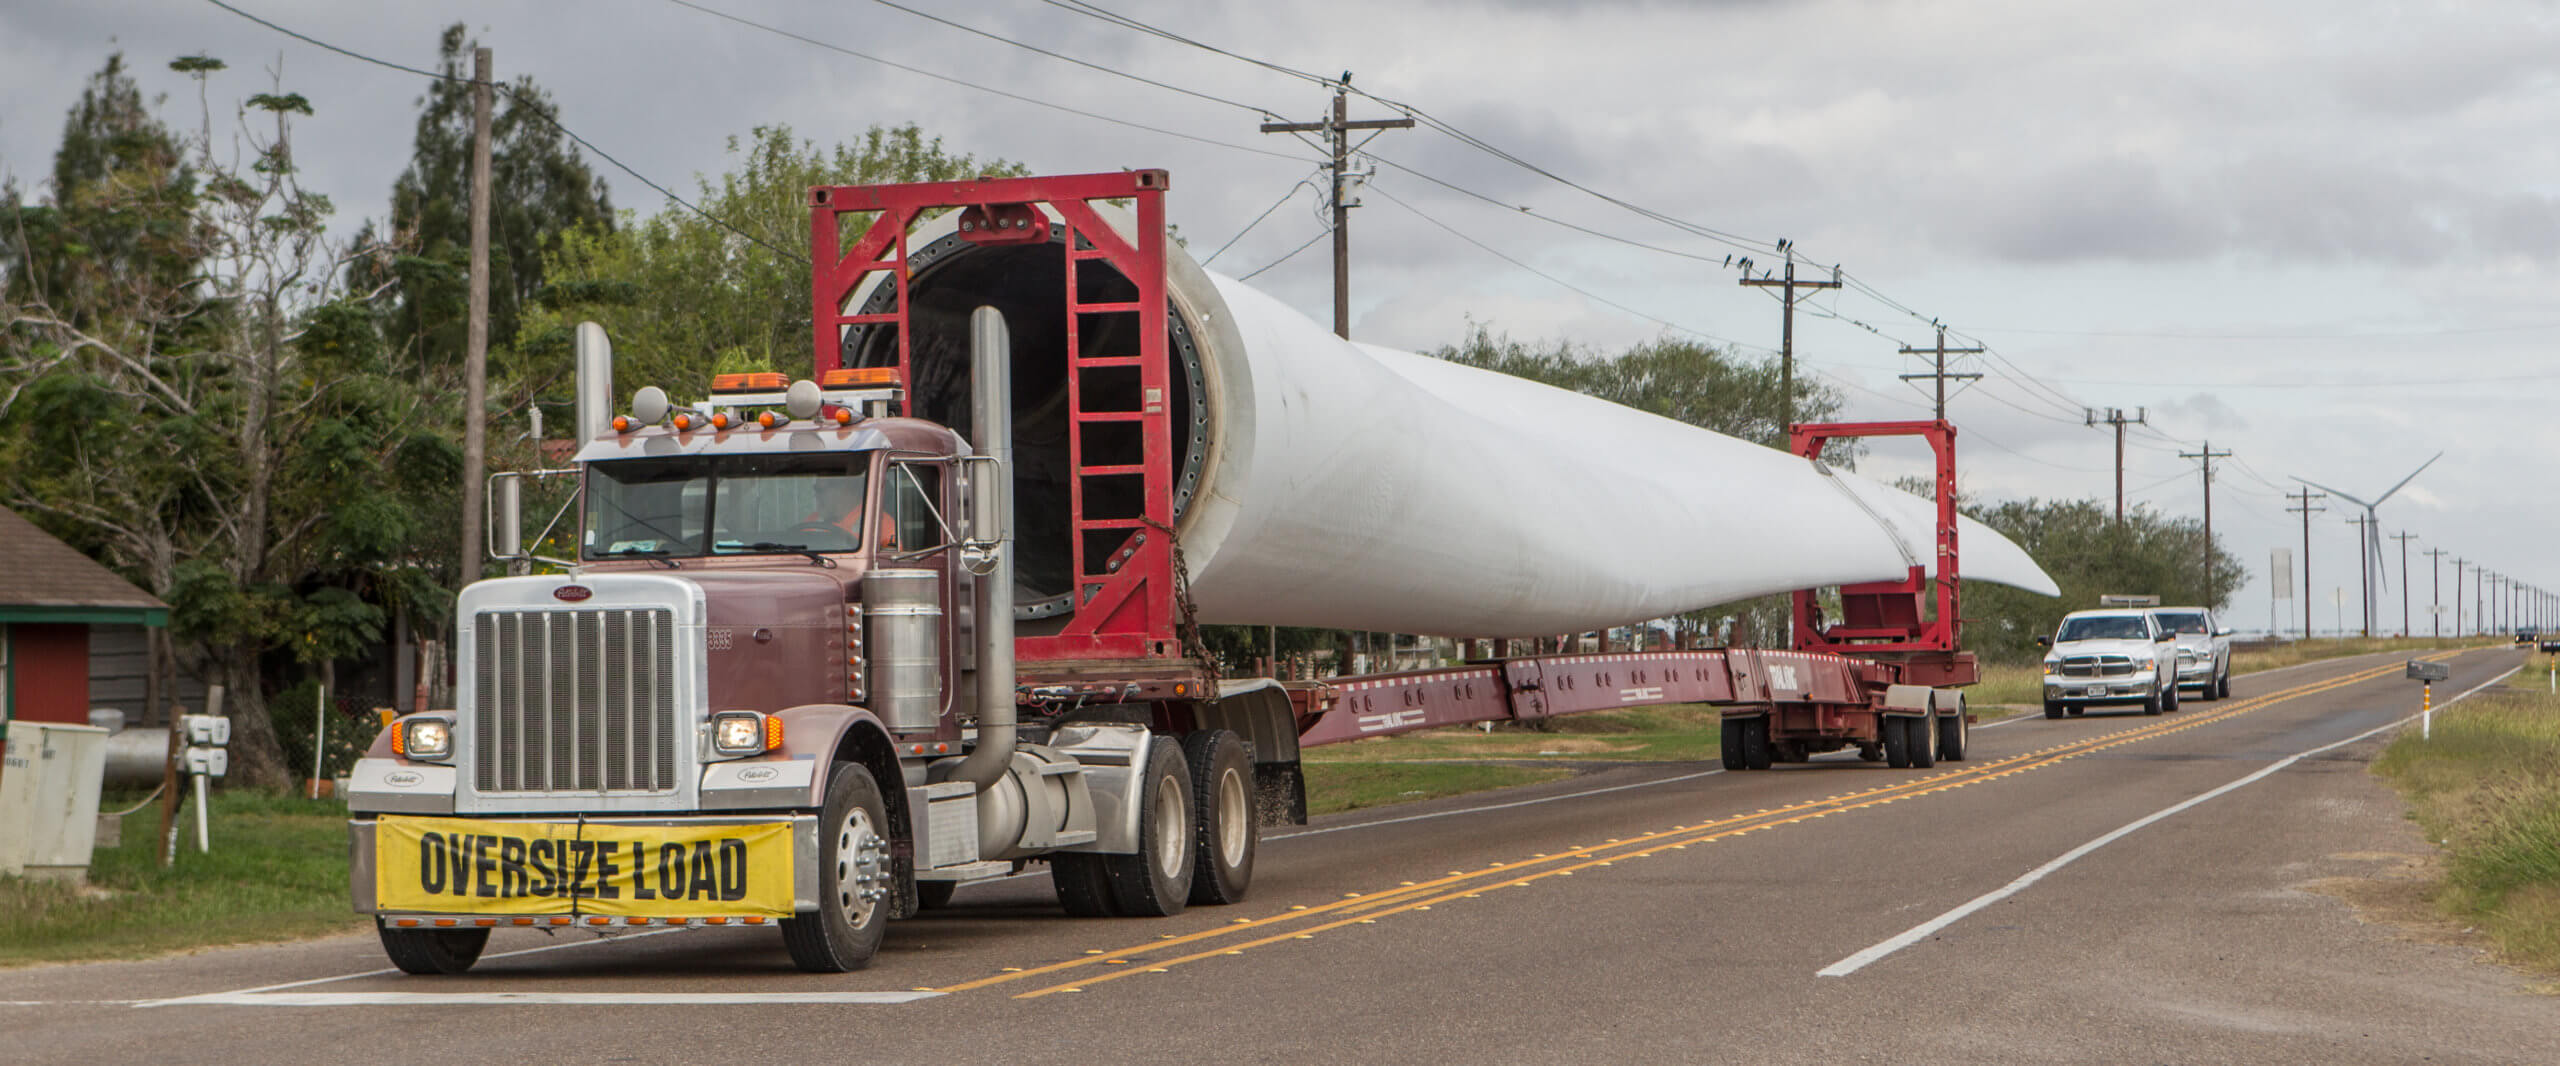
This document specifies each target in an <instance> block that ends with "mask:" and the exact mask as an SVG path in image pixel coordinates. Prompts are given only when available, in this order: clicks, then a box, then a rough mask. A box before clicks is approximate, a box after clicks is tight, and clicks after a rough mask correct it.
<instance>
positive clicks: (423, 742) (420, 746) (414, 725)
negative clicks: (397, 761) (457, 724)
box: [391, 718, 453, 759]
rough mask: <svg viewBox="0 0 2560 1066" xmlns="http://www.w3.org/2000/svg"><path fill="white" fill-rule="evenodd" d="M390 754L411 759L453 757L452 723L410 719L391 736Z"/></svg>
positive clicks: (401, 724)
mask: <svg viewBox="0 0 2560 1066" xmlns="http://www.w3.org/2000/svg"><path fill="white" fill-rule="evenodd" d="M391 746H392V754H394V755H399V756H403V757H405V758H411V759H449V758H452V757H453V723H451V722H448V721H445V720H444V719H442V718H411V719H409V720H407V721H404V722H402V723H400V729H399V731H398V732H395V733H393V734H392V735H391Z"/></svg>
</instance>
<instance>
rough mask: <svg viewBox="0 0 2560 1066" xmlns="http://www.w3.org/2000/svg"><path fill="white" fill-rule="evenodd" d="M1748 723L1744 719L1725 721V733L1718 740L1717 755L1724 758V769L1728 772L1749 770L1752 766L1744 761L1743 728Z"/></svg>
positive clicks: (1728, 719)
mask: <svg viewBox="0 0 2560 1066" xmlns="http://www.w3.org/2000/svg"><path fill="white" fill-rule="evenodd" d="M1746 721H1748V720H1747V719H1742V718H1727V719H1725V720H1724V732H1723V734H1722V735H1721V736H1719V737H1718V738H1717V744H1716V747H1717V752H1716V753H1717V754H1718V755H1720V756H1722V757H1723V759H1724V768H1725V769H1727V770H1743V769H1748V768H1749V767H1750V765H1751V764H1750V763H1747V762H1745V761H1743V757H1742V745H1743V726H1744V723H1745V722H1746Z"/></svg>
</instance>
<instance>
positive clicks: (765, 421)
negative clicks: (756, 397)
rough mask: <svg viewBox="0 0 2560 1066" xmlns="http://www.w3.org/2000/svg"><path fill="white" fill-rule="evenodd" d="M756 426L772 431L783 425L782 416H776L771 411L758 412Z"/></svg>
mask: <svg viewBox="0 0 2560 1066" xmlns="http://www.w3.org/2000/svg"><path fill="white" fill-rule="evenodd" d="M756 424H757V425H759V426H763V427H764V428H766V429H772V428H773V427H775V426H778V425H781V424H782V416H781V415H777V414H774V413H773V412H771V411H758V412H756Z"/></svg>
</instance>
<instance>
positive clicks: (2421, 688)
mask: <svg viewBox="0 0 2560 1066" xmlns="http://www.w3.org/2000/svg"><path fill="white" fill-rule="evenodd" d="M2452 678H2453V668H2452V667H2450V666H2447V665H2445V664H2443V663H2431V662H2428V661H2426V660H2424V659H2411V660H2409V680H2411V681H2416V682H2418V683H2419V685H2418V692H2419V695H2418V739H2420V740H2432V739H2435V735H2436V682H2438V681H2449V680H2452Z"/></svg>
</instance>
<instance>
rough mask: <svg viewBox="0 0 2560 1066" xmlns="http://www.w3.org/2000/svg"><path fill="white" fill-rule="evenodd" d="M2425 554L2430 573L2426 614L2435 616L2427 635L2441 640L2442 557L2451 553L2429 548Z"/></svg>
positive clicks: (2442, 601)
mask: <svg viewBox="0 0 2560 1066" xmlns="http://www.w3.org/2000/svg"><path fill="white" fill-rule="evenodd" d="M2426 554H2427V556H2428V559H2427V569H2428V570H2429V571H2430V573H2429V575H2428V577H2427V613H2428V614H2431V615H2434V616H2435V624H2434V626H2432V627H2431V628H2430V629H2429V632H2428V635H2429V636H2432V637H2435V638H2437V639H2439V640H2441V639H2443V637H2444V557H2445V556H2448V555H2451V554H2453V553H2452V552H2449V551H2446V550H2444V549H2442V548H2429V549H2427V552H2426Z"/></svg>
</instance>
